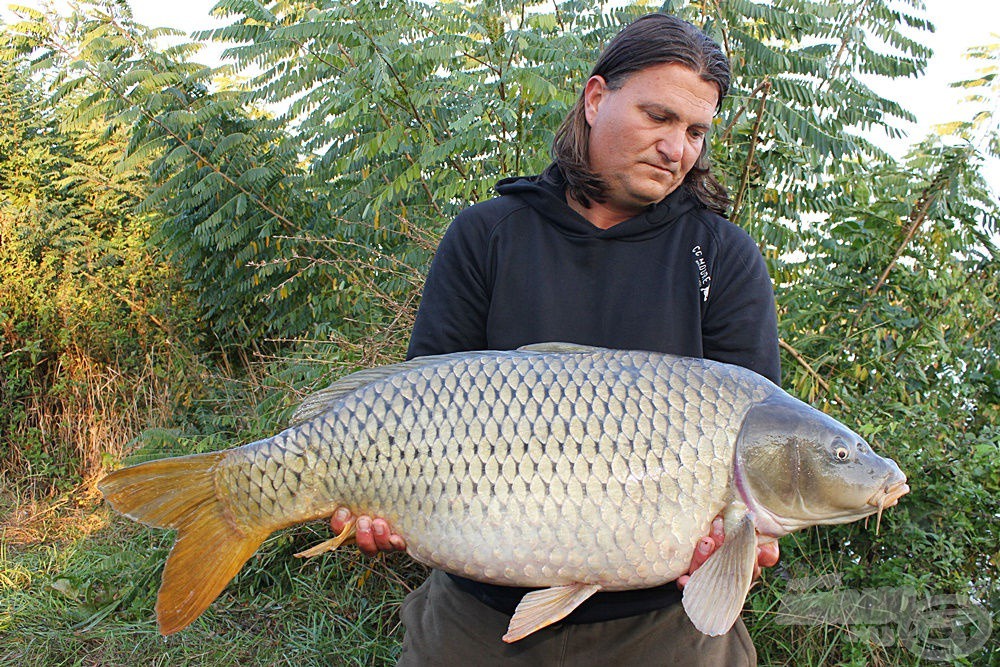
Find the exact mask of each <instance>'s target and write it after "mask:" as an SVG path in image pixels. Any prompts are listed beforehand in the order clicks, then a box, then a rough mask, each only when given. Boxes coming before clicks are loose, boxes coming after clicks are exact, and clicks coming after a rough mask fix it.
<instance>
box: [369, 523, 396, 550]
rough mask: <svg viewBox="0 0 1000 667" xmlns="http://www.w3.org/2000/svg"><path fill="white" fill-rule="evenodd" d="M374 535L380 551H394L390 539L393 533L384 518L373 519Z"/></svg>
mask: <svg viewBox="0 0 1000 667" xmlns="http://www.w3.org/2000/svg"><path fill="white" fill-rule="evenodd" d="M372 535H374V537H375V546H376V547H377V548H378V550H379V551H393V546H392V542H391V541H390V540H389V538H390V537H391V536H392V533H391V532H390V530H389V524H388V523H386V522H385V520H384V519H375V520H374V521H372Z"/></svg>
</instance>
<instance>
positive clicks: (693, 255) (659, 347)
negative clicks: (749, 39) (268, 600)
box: [332, 14, 780, 666]
mask: <svg viewBox="0 0 1000 667" xmlns="http://www.w3.org/2000/svg"><path fill="white" fill-rule="evenodd" d="M729 80H730V72H729V63H728V60H727V59H726V57H725V55H724V54H723V53H722V51H721V49H720V48H719V46H718V45H717V44H715V43H714V42H712V41H711V40H710V39H709V38H708V37H706V36H705V35H704V34H703V33H702V32H701V31H699V30H698V29H697V28H695V27H694V26H692V25H691V24H689V23H686V22H684V21H681V20H679V19H677V18H675V17H671V16H667V15H662V14H654V15H649V16H645V17H643V18H641V19H639V20H637V21H635V22H634V23H632V24H631V25H629V26H628V27H626V28H625V29H624V30H623V31H622V32H620V33H619V34H618V35H617V36H616V37H615V38H614V39H613V40H612V41H611V42H610V43H609V44H608V46H607V48H606V49H605V51H604V52H603V53H602V55H601V57H600V58H599V60H598V62H597V64H596V65H595V67H594V70H593V72H592V73H591V76H590V78H589V79H588V80H587V82H586V85H585V87H584V90H583V92H582V94H581V95H580V98H579V100H578V101H577V104H576V106H575V107H574V108H573V109H572V111H571V112H570V114H569V115H568V117H567V118H566V120H565V121H564V123H563V125H562V127H561V128H560V129H559V131H558V132H557V135H556V138H555V141H554V143H553V157H554V162H553V164H552V165H550V167H549V168H548V169H547V170H546V171H545V172H544V173H543V174H542V175H540V176H536V177H531V178H511V179H507V180H504V181H501V182H500V183H499V184H498V185H497V191H498V193H499V195H500V196H499V197H498V198H496V199H493V200H490V201H487V202H483V203H480V204H477V205H475V206H472V207H471V208H469V209H467V210H465V211H463V212H462V213H461V214H459V216H458V217H457V218H456V219H455V221H454V223H453V224H452V225H451V227H450V228H449V230H448V232H447V233H446V234H445V237H444V239H443V240H442V242H441V245H440V247H439V249H438V251H437V254H436V256H435V258H434V262H433V265H432V266H431V270H430V273H429V275H428V278H427V283H426V286H425V288H424V294H423V299H422V302H421V305H420V309H419V312H418V314H417V318H416V323H415V325H414V328H413V334H412V337H411V340H410V347H409V351H408V357H414V356H422V355H429V354H443V353H447V352H455V351H460V350H476V349H512V348H516V347H519V346H521V345H525V344H529V343H537V342H544V341H565V342H574V343H581V344H587V345H598V346H604V347H613V348H621V349H643V350H655V351H661V352H669V353H673V354H680V355H685V356H692V357H706V358H710V359H715V360H718V361H724V362H728V363H734V364H739V365H742V366H745V367H748V368H751V369H753V370H755V371H757V372H758V373H760V374H762V375H764V376H766V377H768V378H770V379H771V380H773V381H775V382H779V380H780V367H779V359H778V345H777V324H776V318H775V309H774V295H773V291H772V287H771V282H770V278H769V277H768V275H767V270H766V267H765V265H764V261H763V258H762V257H761V255H760V253H759V251H758V250H757V246H756V244H755V243H754V242H753V241H752V240H751V239H750V237H749V236H748V235H747V234H746V233H745V232H743V231H742V230H740V229H739V228H737V227H736V226H735V225H733V224H732V223H730V222H728V221H727V220H725V219H724V218H723V217H721V215H720V214H721V213H723V212H724V210H725V207H726V204H727V202H728V199H727V197H726V194H725V190H724V188H723V187H722V186H721V185H720V184H719V183H718V182H717V181H716V180H715V178H714V177H713V176H712V175H711V173H710V171H709V166H708V160H707V146H706V136H707V134H708V132H709V130H710V128H711V126H712V120H713V117H714V115H715V113H716V112H717V111H718V109H719V106H720V104H721V101H722V98H723V97H724V96H725V94H726V92H727V90H728V87H729ZM348 518H349V515H348V514H346V513H345V512H343V511H339V512H338V514H337V515H335V517H334V519H333V520H332V524H333V527H334V529H335V530H338V531H339V530H340V529H341V528H342V527H343V525H344V524H345V523H346V521H347V519H348ZM511 521H517V512H516V508H512V511H511ZM722 539H723V535H722V534H721V521H720V520H716V522H715V525H714V526H713V531H712V535H711V536H709V537H706V538H704V539H703V540H702V542H701V543H700V544H699V547H698V550H697V551H696V553H695V556H694V559H693V561H692V571H693V570H694V569H696V568H697V567H698V566H700V565H701V564H702V563H703V562H704V561H705V559H706V558H707V557H708V555H710V554H711V552H712V551H713V550H714V549H715V548H716V547H717V546H718V544H719V543H721V541H722ZM357 540H358V544H359V545H360V546H361V548H362V550H363V551H365V552H367V553H374V552H375V551H376V550H379V549H382V550H394V549H401V548H404V546H405V545H404V543H403V541H402V538H400V537H399V536H398V535H395V534H393V533H392V532H391V529H390V527H389V526H388V525H387V524H386V523H385V522H384V521H382V520H381V519H374V520H372V519H371V518H369V517H361V518H360V519H359V525H358V534H357ZM776 561H777V547H776V546H774V547H768V548H766V549H764V550H763V551H762V553H761V554H760V556H759V564H760V565H764V566H768V565H773V564H774V563H775V562H776ZM686 579H687V576H685V577H681V579H679V580H678V581H677V582H676V584H675V583H673V582H672V583H669V584H666V585H664V586H660V587H657V588H654V589H648V590H642V591H625V592H616V593H600V594H597V595H595V596H593V597H592V598H590V599H589V600H587V601H586V602H585V603H584V604H582V605H581V606H580V607H579V608H578V609H577V610H575V611H574V612H573V613H572V614H570V615H569V616H568V617H567V618H566V619H564V620H563V621H562V622H561V623H559V624H557V625H556V626H554V627H549V628H545V629H543V630H541V631H539V632H536V633H535V634H533V635H531V636H529V637H527V638H526V639H523V640H521V641H519V642H517V643H515V644H512V645H508V644H504V643H503V642H501V641H500V637H501V636H502V635H503V634H504V631H505V629H506V626H507V623H508V621H509V620H510V614H511V613H512V612H513V609H514V606H515V605H516V604H517V602H518V600H519V599H520V598H521V596H522V595H523V594H524V592H525V590H524V589H511V588H506V587H502V586H492V585H488V584H483V583H479V582H475V581H471V580H468V579H463V578H461V577H456V576H451V575H447V574H445V573H442V572H438V571H435V572H434V573H432V575H431V576H430V577H429V578H428V581H427V582H425V583H424V584H423V585H422V586H421V587H420V588H418V589H417V590H416V591H414V592H413V593H412V594H411V595H410V596H408V597H407V599H406V600H405V601H404V603H403V607H402V610H401V617H402V619H403V623H404V625H405V627H406V635H405V638H404V643H403V653H402V656H401V658H400V664H402V665H432V664H433V665H467V664H475V663H479V664H525V665H548V664H565V665H573V666H577V665H586V664H594V665H597V664H602V665H603V664H613V663H615V662H617V663H618V664H622V665H633V664H635V665H640V664H641V665H646V664H650V665H652V664H683V665H695V664H712V665H727V666H728V665H739V664H754V663H755V662H756V653H755V651H754V648H753V645H752V643H751V642H750V639H749V636H748V635H747V632H746V628H745V627H744V626H743V623H742V621H738V622H737V624H736V626H734V628H733V630H732V631H730V632H729V633H728V634H727V635H724V636H722V637H716V638H712V637H707V636H706V635H702V634H701V633H699V632H698V631H697V630H696V629H695V628H694V627H693V626H692V625H691V624H690V622H689V621H688V619H687V617H686V615H685V614H684V611H683V609H682V608H681V605H679V604H677V603H678V601H679V599H680V594H679V587H680V586H683V584H684V583H685V581H686Z"/></svg>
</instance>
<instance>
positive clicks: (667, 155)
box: [656, 128, 684, 162]
mask: <svg viewBox="0 0 1000 667" xmlns="http://www.w3.org/2000/svg"><path fill="white" fill-rule="evenodd" d="M656 150H657V151H659V153H660V155H662V156H663V158H664V159H665V160H667V161H668V162H680V161H681V156H683V155H684V131H683V130H682V129H679V128H669V129H664V130H663V134H662V135H661V136H660V139H659V141H657V142H656Z"/></svg>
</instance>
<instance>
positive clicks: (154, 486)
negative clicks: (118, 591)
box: [98, 452, 273, 636]
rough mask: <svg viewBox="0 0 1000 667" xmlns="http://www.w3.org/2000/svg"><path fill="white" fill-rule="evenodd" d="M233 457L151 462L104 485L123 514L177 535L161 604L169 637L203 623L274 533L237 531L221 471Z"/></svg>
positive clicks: (239, 528)
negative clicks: (219, 485)
mask: <svg viewBox="0 0 1000 667" xmlns="http://www.w3.org/2000/svg"><path fill="white" fill-rule="evenodd" d="M227 454H228V452H213V453H210V454H194V455H191V456H182V457H178V458H172V459H163V460H160V461H150V462H149V463H143V464H140V465H136V466H132V467H130V468H124V469H122V470H118V471H115V472H113V473H111V474H110V475H108V476H107V477H105V478H104V479H102V480H101V481H100V483H99V484H98V488H99V489H100V490H101V492H102V493H103V494H104V497H105V498H106V499H107V500H108V502H109V503H111V506H112V507H114V508H115V509H116V510H118V511H119V512H121V513H123V514H125V515H127V516H129V517H131V518H132V519H135V520H136V521H140V522H142V523H144V524H146V525H149V526H153V527H156V528H174V529H176V530H177V540H176V541H175V542H174V546H173V548H172V549H171V550H170V555H169V556H168V557H167V563H166V566H165V567H164V569H163V580H162V584H161V586H160V592H159V595H158V596H157V600H156V620H157V625H158V626H159V629H160V634H162V635H164V636H165V635H170V634H173V633H175V632H179V631H180V630H183V629H184V628H186V627H187V626H188V625H190V624H191V623H192V622H193V621H194V620H195V619H196V618H198V616H200V615H201V613H202V612H203V611H205V609H206V608H208V606H209V605H210V604H212V602H213V601H214V600H215V598H217V597H218V596H219V593H221V592H222V589H223V588H225V586H226V584H228V583H229V581H230V580H232V578H233V577H235V576H236V573H237V572H239V571H240V568H242V567H243V565H244V564H245V563H246V562H247V560H249V558H250V556H252V555H253V553H254V552H255V551H256V550H257V549H258V547H260V545H261V543H262V542H263V541H264V540H265V539H266V538H267V536H268V535H269V534H270V533H271V532H272V530H273V529H272V528H268V527H263V526H262V527H257V528H249V529H248V527H246V526H242V525H237V524H236V522H235V521H234V520H233V517H232V514H231V513H230V511H229V509H228V507H227V505H226V499H225V498H220V497H219V494H218V493H217V490H216V484H215V472H216V466H217V464H218V463H219V462H220V461H221V460H222V459H223V458H225V457H226V455H227Z"/></svg>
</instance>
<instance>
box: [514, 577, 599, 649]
mask: <svg viewBox="0 0 1000 667" xmlns="http://www.w3.org/2000/svg"><path fill="white" fill-rule="evenodd" d="M600 589H601V587H600V586H599V585H597V584H568V585H566V586H553V587H552V588H543V589H542V590H538V591H532V592H530V593H528V594H527V595H525V596H524V597H523V598H521V602H520V603H518V605H517V609H516V610H515V611H514V615H513V616H512V617H511V619H510V625H509V626H507V634H505V635H504V636H503V640H504V641H505V642H507V643H511V642H516V641H517V640H519V639H524V638H525V637H527V636H528V635H530V634H531V633H532V632H535V631H536V630H541V629H542V628H544V627H545V626H547V625H552V624H553V623H555V622H557V621H559V620H561V619H563V618H565V617H566V616H567V615H568V614H569V613H570V612H571V611H573V610H574V609H576V608H577V607H579V606H580V605H581V604H582V603H583V601H584V600H586V599H587V598H589V597H590V596H591V595H593V594H594V593H596V592H597V591H599V590H600Z"/></svg>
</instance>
